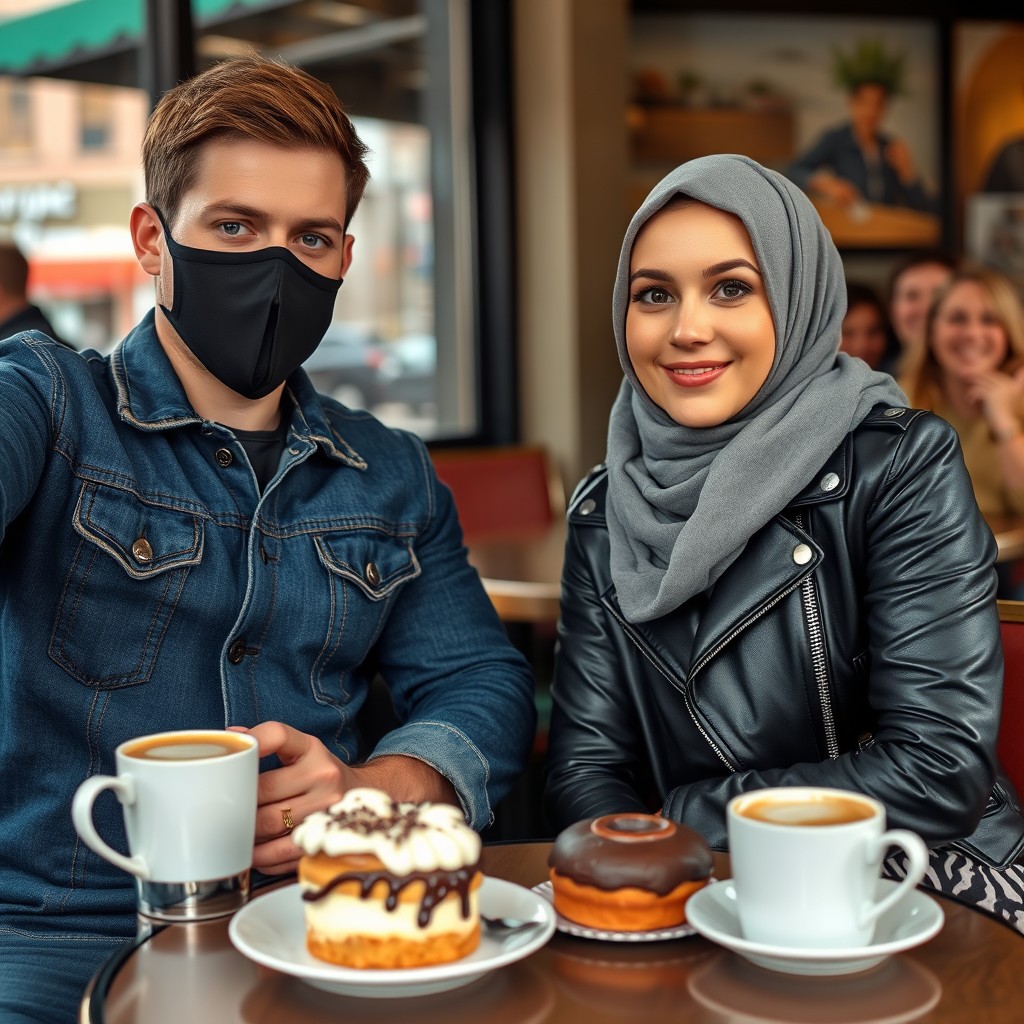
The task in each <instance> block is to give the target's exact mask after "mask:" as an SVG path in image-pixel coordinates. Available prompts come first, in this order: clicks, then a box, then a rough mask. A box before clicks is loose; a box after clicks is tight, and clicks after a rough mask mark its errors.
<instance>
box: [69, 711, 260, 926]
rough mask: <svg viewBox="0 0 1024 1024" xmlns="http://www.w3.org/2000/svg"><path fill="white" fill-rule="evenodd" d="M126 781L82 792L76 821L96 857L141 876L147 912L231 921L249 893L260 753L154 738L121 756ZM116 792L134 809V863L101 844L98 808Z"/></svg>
mask: <svg viewBox="0 0 1024 1024" xmlns="http://www.w3.org/2000/svg"><path fill="white" fill-rule="evenodd" d="M114 757H115V763H116V766H117V775H94V776H91V777H90V778H88V779H86V780H85V781H84V782H83V783H82V784H81V785H80V786H79V787H78V789H77V791H76V792H75V797H74V800H73V801H72V804H71V817H72V820H73V821H74V823H75V828H76V829H77V830H78V834H79V835H80V836H81V837H82V839H83V841H84V842H85V844H86V845H87V846H88V847H89V849H91V850H93V851H94V852H95V853H97V854H99V855H100V856H101V857H103V858H105V859H106V860H108V861H110V863H111V864H115V865H117V867H119V868H122V869H123V870H125V871H127V872H129V873H131V874H133V875H135V877H136V879H137V890H138V897H139V910H140V912H141V913H142V914H145V915H146V916H149V917H157V918H161V919H171V920H181V919H183V918H185V919H200V918H207V917H218V916H220V915H221V914H225V913H231V912H232V911H234V910H236V909H237V908H238V907H239V906H240V905H241V904H242V903H244V902H245V900H246V898H247V897H248V893H249V873H250V869H251V867H252V850H253V841H254V837H255V833H256V787H257V783H258V778H259V749H258V745H257V743H256V740H255V739H254V738H253V737H252V736H250V735H248V734H247V733H237V732H230V731H227V730H219V729H190V730H182V731H180V732H165V733H154V734H153V735H150V736H139V737H136V738H135V739H132V740H128V741H126V742H125V743H122V744H121V745H120V746H118V747H117V749H116V750H115V752H114ZM105 789H110V790H113V792H114V793H115V794H116V796H117V799H118V800H119V801H120V802H121V804H122V805H123V808H124V821H125V831H126V833H127V836H128V850H129V853H128V855H127V856H126V855H125V854H123V853H119V852H118V851H117V850H114V849H112V848H111V847H110V846H108V845H107V843H105V842H104V841H103V839H102V838H100V835H99V833H98V832H97V831H96V826H95V825H94V823H93V819H92V811H93V804H94V802H95V800H96V798H97V796H99V794H100V793H101V792H102V791H103V790H105Z"/></svg>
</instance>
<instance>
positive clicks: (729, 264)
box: [704, 259, 761, 278]
mask: <svg viewBox="0 0 1024 1024" xmlns="http://www.w3.org/2000/svg"><path fill="white" fill-rule="evenodd" d="M737 267H746V268H747V269H748V270H752V271H753V272H754V273H755V274H760V273H761V271H760V270H758V268H757V267H755V266H754V264H753V263H751V262H750V260H744V259H738V260H723V261H722V262H721V263H713V264H712V265H711V266H710V267H707V268H706V269H705V271H704V277H706V278H707V277H715V276H716V275H718V274H725V273H728V272H729V271H730V270H735V269H736V268H737Z"/></svg>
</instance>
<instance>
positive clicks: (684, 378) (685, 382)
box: [661, 362, 730, 388]
mask: <svg viewBox="0 0 1024 1024" xmlns="http://www.w3.org/2000/svg"><path fill="white" fill-rule="evenodd" d="M729 365H730V364H729V363H715V362H694V363H673V364H672V365H670V366H665V365H662V367H661V368H662V370H663V371H664V372H665V376H666V377H668V379H669V380H670V381H671V382H672V383H673V384H675V386H676V387H680V388H702V387H704V386H706V385H708V384H711V383H712V382H713V381H716V380H718V378H719V377H721V376H722V374H723V373H725V371H726V370H727V369H729ZM680 370H682V371H688V372H682V373H680V372H677V371H680Z"/></svg>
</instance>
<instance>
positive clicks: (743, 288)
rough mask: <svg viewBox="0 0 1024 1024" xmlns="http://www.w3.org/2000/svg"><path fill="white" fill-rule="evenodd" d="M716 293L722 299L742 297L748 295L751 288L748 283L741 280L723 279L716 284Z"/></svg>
mask: <svg viewBox="0 0 1024 1024" xmlns="http://www.w3.org/2000/svg"><path fill="white" fill-rule="evenodd" d="M717 291H718V294H719V295H720V296H721V297H722V298H723V299H742V298H743V297H744V296H746V295H749V294H750V291H751V288H750V285H748V284H745V283H744V282H743V281H732V280H730V281H723V282H722V283H721V284H720V285H719V286H718V289H717Z"/></svg>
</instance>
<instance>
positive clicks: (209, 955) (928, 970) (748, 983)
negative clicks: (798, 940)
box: [81, 843, 1024, 1024]
mask: <svg viewBox="0 0 1024 1024" xmlns="http://www.w3.org/2000/svg"><path fill="white" fill-rule="evenodd" d="M549 849H550V845H549V844H548V843H510V844H501V845H495V846H488V847H486V848H485V850H484V859H483V868H484V871H485V872H486V873H487V874H489V875H492V876H495V877H498V878H505V879H508V880H509V881H513V882H517V883H519V884H521V885H525V886H532V885H534V884H536V883H537V882H539V881H542V880H543V879H544V878H545V877H546V866H545V865H546V860H547V853H548V850H549ZM715 874H716V875H717V876H718V877H720V878H725V877H728V858H727V857H725V856H724V855H716V862H715ZM939 899H940V902H941V905H942V908H943V910H944V911H945V915H946V921H945V926H944V927H943V929H942V931H941V932H939V934H938V935H937V936H935V938H933V939H931V940H929V941H928V942H926V943H925V944H924V945H922V946H918V947H917V948H915V949H912V950H908V951H907V952H904V953H900V954H897V955H896V956H893V957H890V958H889V959H888V960H887V961H885V962H884V963H882V964H880V965H879V966H877V967H875V968H872V969H870V970H868V971H864V972H862V973H860V974H854V975H847V976H845V977H837V978H807V977H795V976H790V975H784V974H777V973H773V972H771V971H768V970H764V969H762V968H760V967H755V966H753V965H752V964H749V963H747V961H745V960H743V959H742V958H740V957H738V956H737V955H736V954H734V953H731V952H729V951H727V950H725V949H723V948H721V947H719V946H716V945H714V944H712V943H710V942H708V941H706V940H705V939H703V938H701V937H699V936H692V937H690V938H683V939H676V940H673V941H669V942H636V943H625V942H596V941H593V940H588V939H580V938H574V937H572V936H569V935H563V934H561V933H557V932H556V933H555V935H554V937H553V938H552V939H551V941H550V942H549V943H548V944H547V945H546V946H544V947H543V948H542V949H540V950H538V951H537V952H536V953H534V954H533V955H532V956H530V957H527V958H526V959H525V960H521V961H519V962H518V963H515V964H511V965H509V966H507V967H503V968H501V969H499V970H496V971H494V972H492V973H491V974H488V975H486V976H485V977H484V978H481V979H480V980H478V981H475V982H473V983H472V984H470V985H468V986H465V987H463V988H458V989H454V990H452V991H450V992H445V993H441V994H438V995H432V996H424V997H420V998H414V999H355V998H350V997H347V996H338V995H330V994H328V993H326V992H321V991H320V990H318V989H314V988H312V987H310V986H309V985H306V984H305V983H304V982H302V981H300V980H299V979H297V978H293V977H290V976H288V975H284V974H279V973H277V972H275V971H272V970H270V969H268V968H265V967H260V966H258V965H257V964H255V963H253V962H251V961H249V960H247V959H246V958H245V957H244V956H242V954H241V953H238V952H237V951H236V950H235V949H234V947H233V946H232V945H231V942H230V940H229V939H228V929H227V920H226V919H221V920H218V921H213V922H207V923H204V924H190V925H172V926H169V927H167V928H164V929H162V930H161V931H159V932H156V933H155V934H153V935H152V936H150V937H149V938H148V939H144V940H141V941H139V942H137V943H136V944H135V945H134V946H133V947H132V948H131V949H129V950H127V951H125V952H122V953H120V954H118V955H117V956H115V957H114V958H113V959H112V960H111V961H109V962H108V964H107V965H106V966H105V967H104V968H103V969H101V971H100V972H99V973H98V974H97V976H96V978H95V979H94V980H93V983H92V985H91V986H90V989H89V991H88V992H87V993H86V995H85V999H84V1001H83V1004H82V1017H81V1019H82V1021H83V1022H89V1024H143V1022H144V1024H165V1022H168V1024H169V1022H174V1024H182V1022H185V1024H207V1022H215V1024H236V1022H238V1024H243V1022H244V1024H282V1022H285V1024H327V1022H330V1024H339V1022H342V1021H344V1022H350V1024H365V1022H392V1024H462V1022H467V1024H469V1022H472V1024H481V1022H484V1024H541V1022H549V1024H605V1022H608V1024H611V1022H622V1024H627V1022H628V1024H637V1022H641V1024H661V1022H669V1021H671V1022H676V1024H678V1022H693V1024H812V1022H813V1024H822V1022H826V1021H827V1022H829V1024H882V1022H885V1024H895V1022H902V1021H915V1020H920V1021H927V1022H929V1024H954V1022H955V1024H1017V1022H1019V1021H1020V1020H1021V1019H1022V1015H1024V1009H1022V1008H1024V936H1021V935H1019V934H1018V933H1017V932H1015V931H1013V930H1011V929H1010V928H1008V927H1006V926H1004V925H1002V924H999V923H998V922H997V921H995V920H993V919H992V918H990V917H988V916H986V915H984V914H982V913H979V912H978V911H975V910H972V909H970V908H968V907H965V906H962V905H960V904H958V903H954V902H952V901H951V900H947V899H942V898H939Z"/></svg>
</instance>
